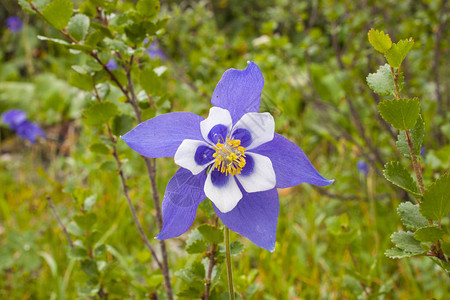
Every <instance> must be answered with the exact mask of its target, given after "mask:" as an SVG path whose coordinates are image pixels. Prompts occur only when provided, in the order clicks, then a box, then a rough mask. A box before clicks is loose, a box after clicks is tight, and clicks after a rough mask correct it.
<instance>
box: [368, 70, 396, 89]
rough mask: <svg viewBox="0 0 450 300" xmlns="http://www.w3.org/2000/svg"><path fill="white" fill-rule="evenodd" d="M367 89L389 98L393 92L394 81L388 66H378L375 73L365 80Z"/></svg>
mask: <svg viewBox="0 0 450 300" xmlns="http://www.w3.org/2000/svg"><path fill="white" fill-rule="evenodd" d="M366 81H367V84H368V85H369V87H370V88H371V89H372V91H374V92H375V93H377V94H378V95H380V96H389V95H392V94H393V93H394V92H395V84H394V79H393V78H392V73H391V68H390V67H389V65H388V64H385V65H384V66H380V67H379V68H378V70H377V72H376V73H371V74H369V75H368V76H367V78H366Z"/></svg>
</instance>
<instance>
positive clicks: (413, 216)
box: [397, 202, 428, 230]
mask: <svg viewBox="0 0 450 300" xmlns="http://www.w3.org/2000/svg"><path fill="white" fill-rule="evenodd" d="M397 213H398V215H399V216H400V218H401V220H402V223H403V225H405V226H406V227H407V228H408V229H412V230H417V229H419V228H421V227H424V226H428V221H427V219H425V218H424V217H423V216H422V215H421V214H420V212H419V205H418V204H416V205H414V204H412V203H411V202H403V203H400V205H399V206H398V208H397Z"/></svg>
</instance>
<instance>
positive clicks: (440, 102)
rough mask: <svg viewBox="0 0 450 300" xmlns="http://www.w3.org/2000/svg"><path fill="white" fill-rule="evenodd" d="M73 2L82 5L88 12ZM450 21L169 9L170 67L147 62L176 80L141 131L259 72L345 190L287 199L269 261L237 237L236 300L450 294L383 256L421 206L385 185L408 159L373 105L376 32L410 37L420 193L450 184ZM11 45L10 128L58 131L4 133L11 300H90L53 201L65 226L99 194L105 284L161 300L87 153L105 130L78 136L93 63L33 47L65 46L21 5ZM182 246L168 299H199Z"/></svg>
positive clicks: (286, 9) (3, 238)
mask: <svg viewBox="0 0 450 300" xmlns="http://www.w3.org/2000/svg"><path fill="white" fill-rule="evenodd" d="M35 2H39V1H35ZM40 2H42V3H44V2H45V0H40ZM47 2H48V1H47ZM73 2H74V6H75V7H78V6H79V5H80V4H81V3H82V2H83V1H81V0H80V1H73ZM448 12H449V4H448V2H447V1H445V0H442V1H441V0H436V1H435V0H427V1H414V0H406V1H393V0H381V1H370V0H364V1H339V0H336V1H331V0H330V1H326V0H323V1H293V0H272V1H269V0H260V1H257V0H249V1H242V0H228V1H227V0H217V1H214V0H211V1H162V3H161V12H160V14H159V18H165V17H168V18H169V22H168V24H167V26H166V27H165V28H164V29H163V30H160V31H159V32H158V33H157V37H158V41H159V46H160V48H161V50H162V51H163V52H164V55H165V59H161V58H158V59H154V60H152V59H149V61H148V64H149V65H151V66H154V67H161V66H164V67H165V68H166V69H161V70H165V71H164V72H163V74H162V75H161V78H162V80H161V83H160V84H161V85H160V92H159V96H158V97H157V99H156V100H157V102H156V103H157V107H156V109H155V110H153V111H148V112H147V113H144V118H145V119H147V118H150V117H152V116H154V115H155V114H160V113H165V112H169V111H191V112H194V113H197V114H200V115H203V116H206V114H207V111H208V109H209V107H210V97H211V95H212V92H213V90H214V87H215V85H216V84H217V82H218V81H219V79H220V77H221V75H222V74H223V72H224V71H225V70H227V69H229V68H237V69H243V68H245V67H246V62H247V61H248V60H251V61H254V62H255V63H257V64H258V66H259V67H260V68H261V70H262V73H263V75H264V79H265V86H264V89H263V94H262V105H261V110H262V111H269V112H271V113H272V114H273V115H274V117H275V120H276V131H277V132H278V133H281V134H283V135H285V136H286V137H288V138H289V139H291V140H292V141H295V142H296V143H297V144H298V145H299V146H300V147H301V148H302V149H303V151H304V152H305V153H306V154H307V155H308V157H309V158H310V160H311V161H312V162H313V164H314V166H315V167H316V168H317V169H318V170H319V171H320V172H321V174H322V175H324V177H326V178H330V179H335V180H336V182H335V183H334V184H333V185H332V186H330V187H327V188H316V187H313V186H310V185H307V184H303V185H300V186H298V187H295V188H292V189H286V190H280V202H281V209H280V217H279V223H278V231H277V245H276V251H275V253H273V254H271V253H269V252H267V251H265V250H263V249H261V248H258V247H257V246H255V245H254V244H252V243H250V242H249V241H247V240H246V239H244V238H242V237H240V236H238V235H237V234H232V240H240V241H242V242H243V243H244V244H245V250H244V252H243V253H242V254H240V255H238V256H235V257H234V276H235V285H236V290H237V292H238V293H239V294H240V295H241V297H242V299H267V300H269V299H431V298H435V299H445V298H446V297H448V295H449V292H450V290H449V278H448V275H447V274H446V273H445V272H444V271H443V270H441V269H439V267H438V266H436V265H435V264H433V263H432V262H431V261H430V260H428V259H427V258H424V257H422V258H414V259H408V260H391V259H388V258H386V257H385V256H384V254H383V253H384V251H385V250H387V249H389V248H391V247H392V244H391V241H390V238H389V236H390V234H391V233H392V232H394V231H396V230H399V229H401V223H400V220H399V217H398V216H397V214H396V207H397V206H398V204H399V203H400V202H402V201H408V200H410V199H409V198H408V197H409V196H408V195H407V194H406V193H402V192H401V191H399V190H397V189H395V188H394V187H393V186H391V185H390V184H389V183H387V182H386V181H385V179H384V178H383V177H382V175H381V171H382V167H383V165H384V164H385V163H386V162H388V161H390V160H392V159H393V158H399V157H400V154H399V153H398V152H397V150H396V148H395V138H396V132H395V131H394V129H392V128H391V127H390V126H389V125H388V124H386V123H385V122H384V121H383V120H382V119H381V117H379V115H378V113H377V109H376V104H377V103H378V101H379V100H380V99H379V97H378V96H376V95H375V94H373V93H372V92H371V91H370V89H369V88H368V87H367V85H366V81H365V78H366V76H367V75H368V74H369V73H372V72H375V71H376V69H377V67H378V66H379V65H381V64H384V60H383V57H382V56H381V55H379V53H376V52H375V51H374V50H373V49H372V48H371V47H370V45H369V43H368V40H367V32H368V31H369V29H370V28H376V29H380V30H384V31H385V32H388V33H389V35H390V36H391V38H392V40H393V41H397V40H399V39H403V38H409V37H413V38H414V40H415V45H414V48H413V50H411V52H410V54H409V55H408V57H407V59H406V61H405V63H404V65H403V66H402V68H403V72H404V77H405V83H404V84H405V89H404V92H403V94H405V95H406V96H409V97H419V99H420V101H421V108H422V115H423V117H424V120H425V123H426V128H427V132H428V133H427V135H426V139H425V142H424V155H423V157H422V164H423V167H424V178H425V182H426V184H429V183H431V182H432V181H433V180H434V179H435V178H436V174H439V173H442V172H443V171H445V170H448V169H449V166H450V160H449V156H450V145H449V143H448V142H449V140H450V122H449V120H450V111H449V107H450V96H449V93H448V88H449V86H450V85H449V80H450V79H449V78H450V76H449V75H450V74H449V69H450V68H449V50H450V47H449V43H450V39H449V38H448V37H449V33H448V16H449V14H448ZM10 16H18V17H19V18H20V19H21V20H22V22H23V28H22V30H20V31H19V32H17V33H14V32H12V31H11V30H10V29H8V27H7V26H6V18H8V17H10ZM0 34H1V38H0V42H1V43H0V45H1V46H0V47H1V48H0V113H2V112H3V111H6V110H8V109H11V108H18V109H23V110H24V111H26V112H27V114H28V117H29V119H30V120H32V121H34V122H37V123H39V124H40V125H41V126H42V127H43V128H44V130H45V132H46V134H47V139H46V140H40V141H39V142H38V143H36V144H34V145H31V144H29V143H27V142H26V141H23V140H21V139H19V138H18V137H16V136H15V135H14V133H13V132H12V131H11V130H9V129H8V128H7V127H6V126H3V127H0V138H1V145H0V170H1V172H0V298H1V299H86V298H92V299H94V298H96V297H97V296H86V295H87V293H85V291H83V283H84V282H85V277H86V274H85V273H83V271H82V270H81V268H80V266H79V264H78V263H77V260H76V259H73V258H69V257H68V255H67V251H68V244H67V241H66V239H65V237H64V234H63V232H62V230H61V228H60V227H59V225H58V223H57V221H56V219H55V217H54V215H53V214H52V211H51V209H50V208H49V206H48V203H47V201H46V198H45V197H46V196H47V195H51V196H52V198H53V200H54V202H55V205H56V208H57V210H58V212H59V214H60V216H61V218H62V221H63V223H65V224H68V223H70V221H71V219H72V217H73V216H74V215H75V214H76V213H77V210H78V209H79V207H80V206H81V205H82V204H80V201H79V199H81V198H85V197H87V196H91V195H94V197H96V203H95V205H94V207H93V211H95V213H96V215H97V218H98V220H97V223H96V225H95V226H96V229H97V231H98V232H99V233H100V234H101V240H102V241H103V242H104V243H105V244H107V245H108V246H107V247H108V251H107V253H106V254H105V257H106V258H105V260H106V261H108V262H109V263H111V267H110V270H109V272H107V273H106V275H105V278H103V280H104V285H105V287H106V289H107V290H108V291H109V292H110V297H109V299H145V298H147V299H148V298H149V292H148V291H149V290H156V291H157V293H158V295H159V297H160V298H161V299H164V293H163V288H162V286H161V276H160V274H159V273H158V271H154V270H155V266H154V262H152V261H151V258H150V255H149V254H148V253H147V251H146V249H145V248H144V246H143V244H142V242H141V240H140V237H139V234H138V232H137V230H136V228H135V225H134V224H133V220H132V218H131V215H130V214H129V212H128V208H127V204H126V202H125V199H124V197H123V194H122V190H121V186H120V182H119V178H118V176H117V172H115V171H114V161H113V158H112V157H109V156H108V155H102V154H99V153H96V152H94V151H88V149H89V147H90V145H92V144H93V143H95V141H98V140H99V132H98V130H97V129H95V128H91V127H88V126H86V125H85V124H84V123H83V121H82V111H83V109H84V108H85V107H86V105H87V104H88V102H89V101H91V98H90V95H89V94H88V95H87V93H86V92H83V91H81V90H79V89H77V88H75V87H73V86H71V85H69V84H68V80H69V75H70V72H69V71H70V70H71V66H72V65H82V64H84V63H86V58H85V56H82V55H77V54H71V53H69V51H68V50H67V49H65V48H63V47H62V46H59V45H57V44H54V43H48V42H46V41H41V40H39V39H37V35H46V36H56V37H59V38H61V36H58V33H57V32H56V31H54V30H53V29H51V28H50V27H49V26H48V25H47V24H46V23H44V22H43V21H42V20H41V19H39V18H38V17H36V16H35V15H28V14H26V13H24V12H23V11H22V9H21V8H20V6H19V5H18V4H17V3H16V1H12V0H6V1H4V0H3V1H1V3H0ZM120 96H121V94H120V91H119V90H118V89H117V88H115V87H112V88H111V92H110V96H109V99H110V101H112V102H114V103H116V104H117V105H119V108H120V110H121V111H122V110H123V111H124V112H131V111H132V110H131V107H130V106H128V105H126V104H124V103H122V102H123V101H121V99H120ZM136 124H137V123H136V122H135V125H136ZM118 147H119V153H120V155H121V158H122V159H123V161H124V171H125V174H126V176H127V178H128V185H129V187H130V195H131V197H132V199H133V200H134V201H135V204H136V205H137V207H138V215H139V218H140V219H141V221H142V222H143V223H144V227H145V230H146V232H147V235H148V236H149V237H153V236H155V235H156V234H157V233H158V232H157V226H156V224H155V220H154V210H153V202H152V201H151V193H150V184H149V182H148V178H146V177H145V172H146V171H145V169H144V166H143V164H142V163H141V161H140V159H139V156H138V155H137V154H136V153H134V152H133V151H132V150H131V149H129V148H128V147H127V146H126V145H125V144H124V143H123V142H122V141H120V142H119V144H118ZM360 161H364V162H365V163H367V165H368V169H369V172H368V173H367V174H366V173H364V172H361V171H359V170H358V168H357V163H358V162H360ZM157 167H158V187H159V192H160V194H161V195H163V193H164V189H165V186H166V184H167V182H168V180H169V179H170V178H171V176H172V175H173V174H174V173H175V171H176V169H177V167H176V165H175V164H174V163H173V159H165V158H164V159H158V164H157ZM74 195H75V196H74ZM77 199H78V200H77ZM209 205H210V204H209V203H208V202H206V201H205V202H204V204H202V209H201V210H199V213H198V215H197V219H196V221H195V223H194V226H197V225H199V224H202V223H207V222H211V221H210V218H209V215H208V213H207V212H208V211H209V207H208V206H209ZM187 237H188V234H184V235H182V236H181V237H179V238H176V239H171V240H168V249H169V261H170V266H171V272H172V274H175V275H173V278H172V283H173V285H174V289H175V291H180V290H183V289H184V288H185V287H186V286H189V282H186V281H184V280H183V278H182V276H179V274H177V273H176V272H177V271H179V270H182V269H183V268H184V267H185V266H186V265H189V263H190V262H192V258H191V257H190V256H189V255H187V253H186V252H185V250H184V245H185V242H186V239H187ZM155 244H156V243H155ZM221 278H222V280H221V282H220V283H219V284H218V286H217V287H216V290H217V291H218V294H217V299H226V298H223V297H222V296H220V295H219V291H223V290H225V288H226V274H225V272H224V271H223V272H222V277H221ZM445 295H447V296H445ZM221 297H222V298H221ZM187 298H189V297H187Z"/></svg>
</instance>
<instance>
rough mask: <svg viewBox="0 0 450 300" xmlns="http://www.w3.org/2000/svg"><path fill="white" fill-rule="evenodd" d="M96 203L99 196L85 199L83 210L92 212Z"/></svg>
mask: <svg viewBox="0 0 450 300" xmlns="http://www.w3.org/2000/svg"><path fill="white" fill-rule="evenodd" d="M95 202H97V195H92V196H89V197H87V198H86V199H84V202H83V208H84V210H85V211H91V210H92V207H93V206H94V204H95Z"/></svg>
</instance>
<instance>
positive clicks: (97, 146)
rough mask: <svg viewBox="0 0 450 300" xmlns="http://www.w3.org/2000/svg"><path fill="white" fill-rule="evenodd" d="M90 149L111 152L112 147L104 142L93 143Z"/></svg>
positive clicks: (102, 152)
mask: <svg viewBox="0 0 450 300" xmlns="http://www.w3.org/2000/svg"><path fill="white" fill-rule="evenodd" d="M89 150H91V151H92V152H95V153H98V154H109V153H110V149H109V148H108V146H106V145H105V144H102V143H95V144H92V145H91V146H90V147H89Z"/></svg>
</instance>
